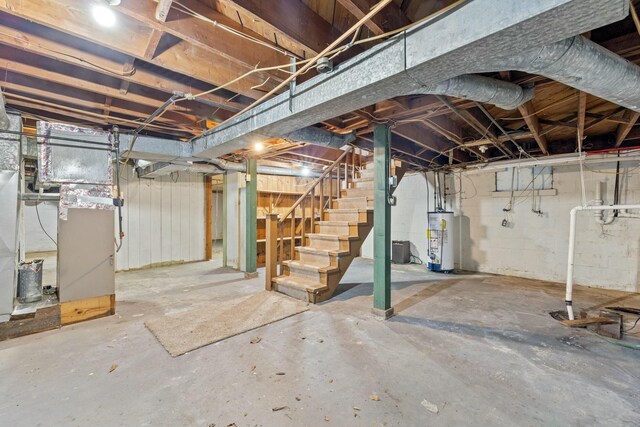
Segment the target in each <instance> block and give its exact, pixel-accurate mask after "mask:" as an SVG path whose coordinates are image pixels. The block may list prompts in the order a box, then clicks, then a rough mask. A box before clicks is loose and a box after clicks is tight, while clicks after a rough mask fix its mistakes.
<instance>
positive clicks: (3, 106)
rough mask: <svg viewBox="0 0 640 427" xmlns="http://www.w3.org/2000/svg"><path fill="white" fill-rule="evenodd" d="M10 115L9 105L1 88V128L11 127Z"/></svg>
mask: <svg viewBox="0 0 640 427" xmlns="http://www.w3.org/2000/svg"><path fill="white" fill-rule="evenodd" d="M9 124H10V123H9V116H7V106H6V104H5V102H4V95H3V94H2V91H1V90H0V130H7V129H9Z"/></svg>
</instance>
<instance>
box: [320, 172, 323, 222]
mask: <svg viewBox="0 0 640 427" xmlns="http://www.w3.org/2000/svg"><path fill="white" fill-rule="evenodd" d="M320 221H324V180H322V181H321V182H320Z"/></svg>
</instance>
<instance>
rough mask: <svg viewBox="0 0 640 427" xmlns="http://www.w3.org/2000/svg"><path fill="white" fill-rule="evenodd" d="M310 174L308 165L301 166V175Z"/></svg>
mask: <svg viewBox="0 0 640 427" xmlns="http://www.w3.org/2000/svg"><path fill="white" fill-rule="evenodd" d="M310 174H311V170H310V169H309V168H308V167H306V166H305V167H303V168H302V175H304V176H309V175H310Z"/></svg>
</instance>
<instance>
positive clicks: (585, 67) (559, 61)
mask: <svg viewBox="0 0 640 427" xmlns="http://www.w3.org/2000/svg"><path fill="white" fill-rule="evenodd" d="M488 67H490V69H487V70H486V71H502V70H519V71H524V72H526V73H530V74H538V75H541V76H545V77H548V78H550V79H553V80H556V81H558V82H560V83H564V84H566V85H568V86H571V87H574V88H576V89H578V90H581V91H583V92H586V93H589V94H591V95H595V96H597V97H598V98H602V99H605V100H607V101H610V102H613V103H615V104H618V105H622V106H623V107H626V108H628V109H630V110H633V111H637V112H640V67H639V66H637V65H636V64H633V63H632V62H629V61H627V60H626V59H624V58H622V57H621V56H619V55H617V54H615V53H613V52H611V51H610V50H607V49H605V48H603V47H602V46H600V45H598V44H596V43H594V42H592V41H591V40H589V39H587V38H585V37H583V36H575V37H571V38H568V39H565V40H562V41H559V42H557V43H553V44H550V45H547V46H543V47H540V48H536V49H531V50H528V51H526V52H524V53H521V54H518V55H514V56H508V57H503V58H498V59H496V60H495V61H491V62H490V63H489V65H488Z"/></svg>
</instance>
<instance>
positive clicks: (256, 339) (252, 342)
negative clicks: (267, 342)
mask: <svg viewBox="0 0 640 427" xmlns="http://www.w3.org/2000/svg"><path fill="white" fill-rule="evenodd" d="M260 341H262V338H260V337H255V338H251V341H249V343H251V344H258V343H259V342H260Z"/></svg>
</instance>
